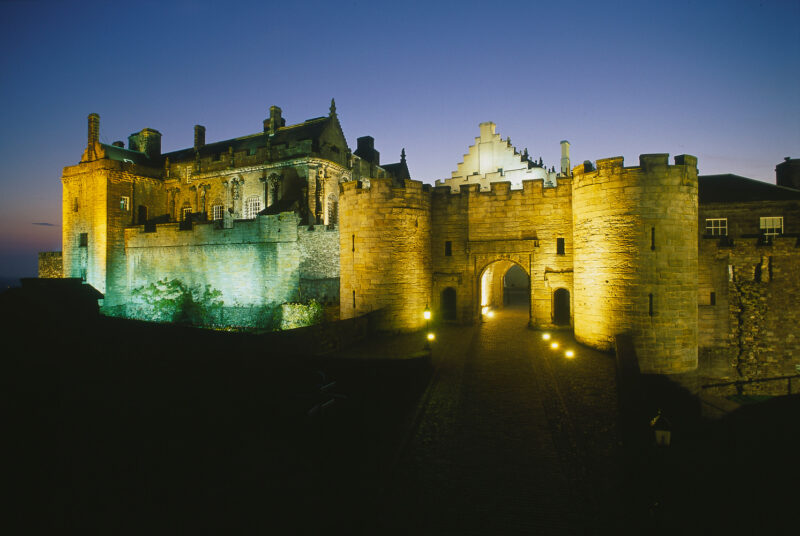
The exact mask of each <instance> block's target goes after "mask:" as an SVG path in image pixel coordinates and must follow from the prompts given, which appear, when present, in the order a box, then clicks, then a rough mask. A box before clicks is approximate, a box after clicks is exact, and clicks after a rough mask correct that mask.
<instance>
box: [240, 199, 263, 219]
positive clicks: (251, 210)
mask: <svg viewBox="0 0 800 536" xmlns="http://www.w3.org/2000/svg"><path fill="white" fill-rule="evenodd" d="M259 212H261V198H260V197H259V196H257V195H251V196H250V197H248V198H247V200H246V201H245V203H244V218H245V219H246V220H254V219H255V218H256V215H258V213H259Z"/></svg>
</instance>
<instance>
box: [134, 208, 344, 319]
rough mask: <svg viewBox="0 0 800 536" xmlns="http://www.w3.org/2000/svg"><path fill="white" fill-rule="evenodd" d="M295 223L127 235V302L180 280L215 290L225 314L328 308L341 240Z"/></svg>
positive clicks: (290, 215)
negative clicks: (299, 305)
mask: <svg viewBox="0 0 800 536" xmlns="http://www.w3.org/2000/svg"><path fill="white" fill-rule="evenodd" d="M298 223H299V218H298V215H297V214H296V213H294V212H287V213H282V214H277V215H272V216H258V217H257V218H256V219H254V220H239V221H235V222H234V223H233V226H232V227H230V228H224V227H223V226H221V225H219V224H217V223H205V224H195V225H194V226H193V227H192V229H191V230H181V226H180V225H179V224H177V223H168V224H162V225H158V226H157V228H156V232H146V231H145V229H144V227H131V228H128V229H126V230H125V244H126V247H125V259H126V269H127V278H126V281H127V282H126V288H125V289H124V295H125V296H126V297H128V296H130V295H131V293H132V292H133V290H134V289H136V288H140V287H143V286H145V285H148V284H150V283H153V282H155V281H158V280H161V279H167V280H171V279H179V280H181V281H182V282H184V283H185V284H187V285H188V286H201V287H202V286H204V285H210V286H211V287H212V288H213V289H215V290H218V291H220V292H221V293H222V300H223V301H224V303H225V305H226V306H227V307H259V306H263V305H273V306H276V305H278V304H281V303H285V302H294V301H299V300H307V299H311V298H314V299H317V300H319V301H323V302H330V301H332V300H334V299H335V296H330V295H328V294H329V293H335V292H336V291H337V290H338V289H337V288H336V285H335V284H332V283H331V282H332V281H336V280H337V278H338V276H339V263H338V244H339V236H338V232H337V231H336V230H335V229H328V228H325V227H316V228H313V229H309V228H307V227H298ZM302 281H304V282H305V285H304V286H301V282H302ZM303 294H305V295H303Z"/></svg>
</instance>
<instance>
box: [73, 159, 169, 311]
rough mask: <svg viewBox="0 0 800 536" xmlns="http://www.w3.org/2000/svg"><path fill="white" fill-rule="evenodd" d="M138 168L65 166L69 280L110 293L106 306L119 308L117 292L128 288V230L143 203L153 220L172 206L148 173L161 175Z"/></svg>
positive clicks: (113, 163)
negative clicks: (72, 279)
mask: <svg viewBox="0 0 800 536" xmlns="http://www.w3.org/2000/svg"><path fill="white" fill-rule="evenodd" d="M135 169H136V173H134V165H133V164H129V163H125V162H118V161H112V160H98V161H94V162H84V163H81V164H80V165H78V166H72V167H67V168H64V173H63V176H62V183H63V195H62V216H63V231H62V254H63V266H64V277H80V278H83V279H85V280H86V282H87V283H89V284H90V285H92V286H93V287H94V288H96V289H97V290H99V291H100V292H102V293H103V294H108V295H109V296H108V300H109V301H107V302H106V305H116V304H117V303H116V302H117V298H116V296H117V291H118V290H119V289H120V288H122V287H121V286H122V285H124V274H125V263H124V256H123V255H124V249H125V244H124V229H125V227H126V226H128V225H131V224H133V223H136V218H137V214H138V207H139V205H143V206H146V207H147V211H148V214H149V215H150V216H151V217H152V216H154V215H158V214H162V213H163V210H164V207H165V206H166V198H165V194H164V190H163V185H162V184H161V182H160V181H159V180H158V179H155V178H151V177H150V176H149V174H148V171H150V172H152V176H157V174H158V171H157V170H147V169H144V168H142V167H141V166H139V167H136V168H135ZM123 197H126V198H127V199H128V206H127V208H123V206H122V204H121V201H122V198H123ZM81 235H84V238H82V236H81Z"/></svg>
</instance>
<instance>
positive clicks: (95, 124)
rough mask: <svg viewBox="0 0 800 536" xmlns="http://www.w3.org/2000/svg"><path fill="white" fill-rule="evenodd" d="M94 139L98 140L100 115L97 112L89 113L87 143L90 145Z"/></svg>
mask: <svg viewBox="0 0 800 536" xmlns="http://www.w3.org/2000/svg"><path fill="white" fill-rule="evenodd" d="M96 141H100V116H99V115H98V114H89V140H88V145H89V146H91V145H93V144H94V142H96Z"/></svg>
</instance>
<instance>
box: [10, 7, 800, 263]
mask: <svg viewBox="0 0 800 536" xmlns="http://www.w3.org/2000/svg"><path fill="white" fill-rule="evenodd" d="M798 20H800V1H798V0H781V1H777V0H762V1H757V0H755V1H736V0H726V1H721V2H713V1H689V0H684V1H675V2H651V1H648V0H638V1H633V2H627V1H607V2H596V1H587V2H583V1H580V0H572V1H570V2H515V1H503V2H488V1H485V0H484V1H482V2H468V1H460V2H437V1H435V0H428V1H426V2H414V1H395V2H386V3H384V2H380V1H377V0H372V1H364V0H355V1H353V0H342V1H338V2H323V1H307V2H303V1H286V2H269V1H261V2H247V1H241V2H225V3H223V2H204V1H179V2H148V1H141V0H139V1H137V2H97V3H95V2H90V1H83V2H67V1H63V2H62V1H57V0H40V1H37V0H30V1H26V0H16V1H15V0H11V1H9V0H0V46H2V50H3V54H2V56H0V110H1V111H2V115H0V119H2V120H1V121H0V277H25V276H35V275H36V263H37V252H38V251H49V250H60V249H61V182H60V176H61V170H62V168H63V167H64V166H66V165H74V164H76V163H77V162H78V161H79V160H80V156H81V152H82V151H83V149H84V147H85V144H86V116H87V115H88V114H89V113H90V112H97V113H99V114H100V118H101V119H100V138H101V141H104V142H106V143H111V142H113V141H114V140H126V142H127V136H128V135H129V134H131V133H132V132H136V131H139V130H141V129H142V128H144V127H152V128H155V129H157V130H159V131H160V132H161V133H162V134H163V138H162V149H163V150H164V151H165V152H166V151H172V150H175V149H180V148H185V147H188V146H190V145H191V144H192V140H193V138H192V136H193V134H192V132H193V131H192V127H193V125H195V124H202V125H205V126H206V128H207V134H206V139H207V141H208V142H209V143H210V142H214V141H219V140H223V139H229V138H232V137H236V136H242V135H245V134H252V133H255V132H260V131H261V130H262V120H263V119H264V118H265V117H266V116H267V115H268V109H269V106H270V105H272V104H276V105H278V106H280V107H281V108H282V109H283V115H284V117H285V118H286V119H287V123H289V124H291V123H296V122H300V121H303V120H305V119H308V118H311V117H317V116H321V115H326V114H327V112H328V106H329V103H330V99H331V97H335V98H336V105H337V110H338V113H339V118H340V120H341V123H342V127H343V129H344V133H345V135H346V136H347V140H348V143H349V144H350V148H351V149H355V141H356V138H357V137H359V136H363V135H371V136H373V137H374V138H375V144H376V149H378V150H379V151H380V152H381V160H382V162H387V163H388V162H396V161H398V160H399V154H400V149H401V148H403V147H405V149H406V153H407V155H408V163H409V168H410V170H411V174H412V177H413V178H416V179H421V180H423V181H425V182H429V183H432V182H433V181H434V180H435V179H439V178H445V177H449V176H450V172H451V171H453V170H454V169H455V167H456V164H457V163H458V162H460V161H461V158H462V155H463V154H464V153H465V152H466V151H467V147H468V146H469V145H471V144H472V143H473V141H474V138H475V137H476V136H477V135H478V123H480V122H481V121H494V122H495V123H497V131H498V132H499V133H500V134H501V135H502V136H503V137H507V136H510V137H511V141H512V143H513V144H514V145H515V146H517V147H518V148H520V149H524V148H526V147H527V148H528V149H529V151H530V153H531V155H532V156H534V157H539V156H542V158H543V159H544V163H545V164H546V165H547V166H548V167H549V166H551V165H555V166H556V167H558V166H559V161H560V153H559V141H560V140H562V139H567V140H569V141H570V142H571V144H572V163H573V165H575V164H577V163H580V162H582V161H583V160H596V159H598V158H605V157H609V156H617V155H622V156H624V157H625V159H626V165H636V163H637V162H638V155H639V154H640V153H654V152H659V153H661V152H666V153H670V154H671V155H673V156H674V155H676V154H682V153H688V154H693V155H696V156H697V157H698V159H699V164H698V167H699V168H700V173H701V174H713V173H735V174H739V175H743V176H746V177H751V178H754V179H760V180H766V181H769V182H774V180H775V172H774V168H775V165H776V164H777V163H779V162H780V161H781V160H783V157H785V156H792V157H800V89H798V88H800V31H798V29H797V21H798Z"/></svg>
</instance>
